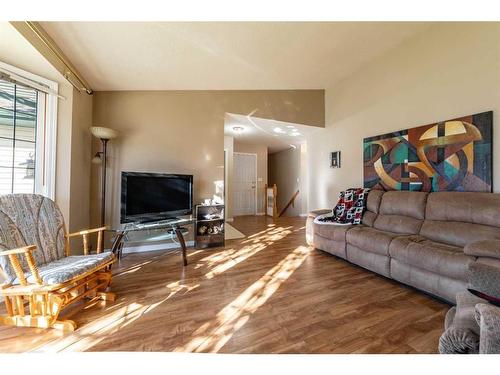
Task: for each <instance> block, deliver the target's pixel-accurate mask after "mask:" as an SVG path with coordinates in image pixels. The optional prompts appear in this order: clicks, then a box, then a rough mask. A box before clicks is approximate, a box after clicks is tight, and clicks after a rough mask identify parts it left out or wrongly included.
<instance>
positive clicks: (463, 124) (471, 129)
mask: <svg viewBox="0 0 500 375" xmlns="http://www.w3.org/2000/svg"><path fill="white" fill-rule="evenodd" d="M492 128H493V112H491V111H490V112H483V113H478V114H475V115H471V116H465V117H461V118H457V119H453V120H448V121H443V122H438V123H435V124H430V125H424V126H419V127H416V128H411V129H407V130H401V131H398V132H394V133H388V134H383V135H378V136H375V137H369V138H365V139H364V141H363V156H364V187H366V188H372V189H382V190H410V191H482V192H492V191H493V190H492V189H493V186H492Z"/></svg>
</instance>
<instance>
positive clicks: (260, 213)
mask: <svg viewBox="0 0 500 375" xmlns="http://www.w3.org/2000/svg"><path fill="white" fill-rule="evenodd" d="M265 214H266V213H265V212H257V213H256V214H255V216H264V215H265Z"/></svg>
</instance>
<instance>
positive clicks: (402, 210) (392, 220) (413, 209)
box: [373, 191, 428, 234]
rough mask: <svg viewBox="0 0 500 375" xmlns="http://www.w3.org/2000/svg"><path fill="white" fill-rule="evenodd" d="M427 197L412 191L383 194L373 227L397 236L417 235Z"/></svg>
mask: <svg viewBox="0 0 500 375" xmlns="http://www.w3.org/2000/svg"><path fill="white" fill-rule="evenodd" d="M427 195H428V193H424V192H413V191H387V192H385V193H384V194H383V195H382V201H381V202H380V208H379V212H378V215H377V218H376V219H375V222H374V224H373V226H374V227H375V228H376V229H380V230H384V231H388V232H394V233H399V234H418V232H419V231H420V227H421V226H422V223H423V221H424V217H425V204H426V201H427Z"/></svg>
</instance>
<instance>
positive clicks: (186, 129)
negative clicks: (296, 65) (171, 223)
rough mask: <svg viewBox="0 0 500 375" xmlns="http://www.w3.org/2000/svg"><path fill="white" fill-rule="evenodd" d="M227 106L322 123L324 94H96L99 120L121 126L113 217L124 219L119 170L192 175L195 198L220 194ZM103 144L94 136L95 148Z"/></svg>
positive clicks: (94, 197)
mask: <svg viewBox="0 0 500 375" xmlns="http://www.w3.org/2000/svg"><path fill="white" fill-rule="evenodd" d="M226 112H231V113H237V114H245V115H246V114H251V113H252V114H253V115H254V116H258V117H263V118H270V119H276V120H281V121H288V122H295V123H302V124H311V125H316V126H322V125H323V124H324V92H323V91H322V90H296V91H289V90H283V91H114V92H96V93H95V94H94V103H93V122H94V124H95V125H103V126H108V127H111V128H114V129H117V130H118V131H120V137H119V138H118V139H116V140H113V141H112V142H110V144H109V154H110V157H109V159H108V160H109V162H110V167H109V171H108V175H109V176H110V177H109V178H110V180H109V181H108V186H109V190H108V204H109V205H108V208H107V213H108V220H107V221H108V222H115V223H116V222H118V221H119V209H120V197H119V194H120V172H121V171H151V172H172V173H174V172H175V173H188V174H193V175H194V183H195V202H199V201H200V200H201V199H203V198H206V197H212V196H213V195H214V193H215V182H216V181H223V177H224V168H223V165H224V160H223V155H224V151H223V150H224V126H223V125H224V117H225V113H226ZM98 149H99V145H98V143H97V141H96V140H94V141H93V152H96V151H97V150H98ZM99 183H100V181H99V169H98V168H97V167H94V168H93V169H92V185H91V220H92V222H93V223H97V222H98V215H99Z"/></svg>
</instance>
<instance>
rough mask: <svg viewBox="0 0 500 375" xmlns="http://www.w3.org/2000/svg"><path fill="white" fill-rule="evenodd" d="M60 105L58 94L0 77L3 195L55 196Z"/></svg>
mask: <svg viewBox="0 0 500 375" xmlns="http://www.w3.org/2000/svg"><path fill="white" fill-rule="evenodd" d="M5 67H7V65H6V64H3V63H0V68H5ZM8 69H9V71H12V72H13V71H14V70H16V71H15V73H16V74H22V75H23V77H28V79H30V80H32V79H34V78H36V79H37V82H40V80H43V79H42V78H40V77H36V76H34V75H31V74H30V73H27V72H22V71H20V70H19V69H16V68H14V67H10V66H8ZM42 82H43V81H42ZM47 83H52V82H51V81H46V80H45V82H44V85H47ZM52 84H54V83H52ZM56 87H57V86H56ZM56 105H57V96H56V95H54V94H48V93H45V92H42V91H39V90H36V89H35V88H31V87H28V85H24V84H19V83H18V82H15V83H14V82H11V80H10V79H9V80H7V79H3V78H0V195H1V194H10V193H38V194H43V195H45V196H48V197H49V198H52V199H53V198H54V183H55V125H56V124H55V120H56V113H57V112H54V111H55V109H56Z"/></svg>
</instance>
